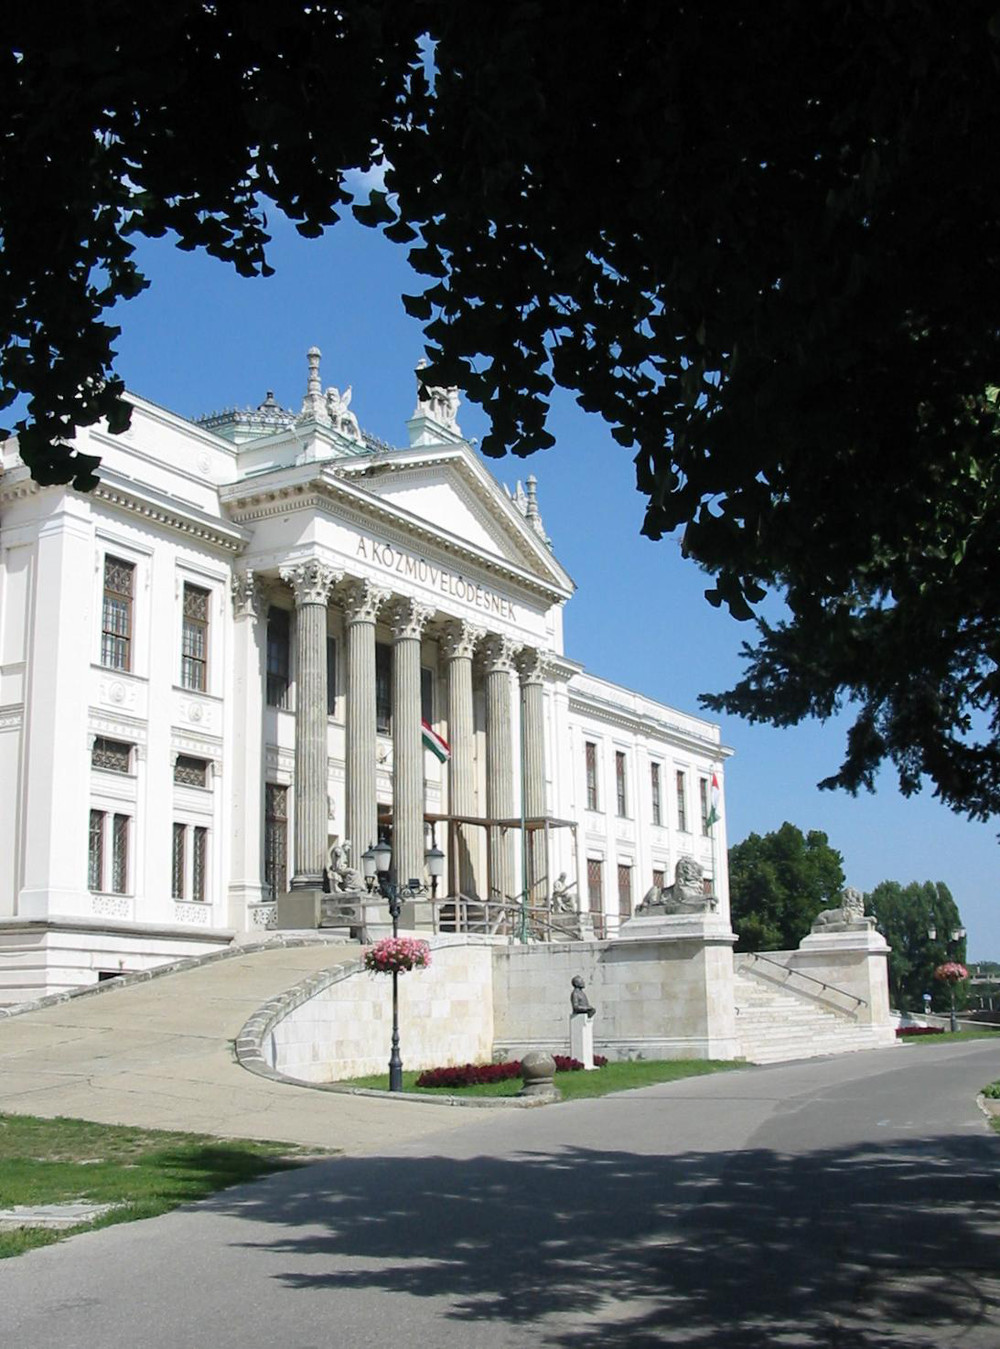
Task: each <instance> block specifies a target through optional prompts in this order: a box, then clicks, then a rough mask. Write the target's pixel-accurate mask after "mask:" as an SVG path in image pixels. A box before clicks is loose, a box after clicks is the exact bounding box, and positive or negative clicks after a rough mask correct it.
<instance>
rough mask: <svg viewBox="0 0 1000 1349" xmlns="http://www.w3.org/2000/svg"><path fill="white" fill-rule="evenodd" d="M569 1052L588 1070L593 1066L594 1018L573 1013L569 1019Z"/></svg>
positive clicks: (571, 1056)
mask: <svg viewBox="0 0 1000 1349" xmlns="http://www.w3.org/2000/svg"><path fill="white" fill-rule="evenodd" d="M569 1054H570V1058H573V1059H577V1060H579V1062H580V1063H582V1064H583V1066H584V1068H586V1069H587V1071H588V1072H590V1071H591V1070H592V1069H593V1067H594V1018H593V1017H591V1016H583V1015H581V1014H580V1013H578V1012H577V1013H574V1014H573V1015H572V1016H571V1017H570V1019H569Z"/></svg>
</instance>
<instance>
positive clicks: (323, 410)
mask: <svg viewBox="0 0 1000 1349" xmlns="http://www.w3.org/2000/svg"><path fill="white" fill-rule="evenodd" d="M322 354H323V353H322V352H321V351H320V349H319V347H310V348H309V350H308V351H307V352H306V358H307V359H308V361H309V380H308V383H307V384H306V396H305V398H304V399H303V400H302V411H301V412H300V413H299V415H298V418H297V420H298V421H300V422H321V423H322V424H323V425H324V426H328V425H329V424H330V414H329V413H328V412H327V407H326V399H325V398H324V397H323V385H322V381H321V380H320V377H319V359H320V357H321V356H322Z"/></svg>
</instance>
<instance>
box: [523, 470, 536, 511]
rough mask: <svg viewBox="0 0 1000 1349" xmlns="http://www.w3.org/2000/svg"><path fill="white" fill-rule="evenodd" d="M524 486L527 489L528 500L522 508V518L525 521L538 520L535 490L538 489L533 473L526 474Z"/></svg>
mask: <svg viewBox="0 0 1000 1349" xmlns="http://www.w3.org/2000/svg"><path fill="white" fill-rule="evenodd" d="M525 485H526V487H527V489H528V492H527V496H528V499H527V502H526V503H525V507H524V518H525V519H526V520H538V519H539V518H540V517H539V514H538V493H537V490H536V489H537V487H538V479H537V478H536V477H535V475H534V473H529V474H528V477H527V479H526V480H525Z"/></svg>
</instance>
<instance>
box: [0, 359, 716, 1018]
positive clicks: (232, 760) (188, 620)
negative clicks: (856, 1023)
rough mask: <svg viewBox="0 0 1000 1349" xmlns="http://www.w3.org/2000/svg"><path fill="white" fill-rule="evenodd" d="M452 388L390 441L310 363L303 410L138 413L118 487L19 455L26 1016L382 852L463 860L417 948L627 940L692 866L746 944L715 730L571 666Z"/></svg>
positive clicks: (537, 530) (537, 540) (5, 594)
mask: <svg viewBox="0 0 1000 1349" xmlns="http://www.w3.org/2000/svg"><path fill="white" fill-rule="evenodd" d="M429 394H430V396H429V397H428V398H424V399H421V400H419V401H418V403H417V407H416V410H415V413H414V416H413V418H412V419H411V420H410V421H409V422H408V423H407V430H408V433H409V444H408V445H407V446H406V447H404V448H399V449H397V448H393V447H391V446H389V445H386V444H384V443H382V442H380V441H378V440H376V439H375V438H373V437H371V436H369V435H367V434H365V433H364V432H363V431H362V430H361V429H360V428H359V426H358V422H357V420H356V418H355V416H354V414H353V413H352V412H351V410H350V406H349V404H350V392H349V391H348V392H347V393H346V394H343V395H342V394H340V393H339V392H338V391H337V390H336V389H327V390H326V391H324V390H323V388H322V385H321V380H320V371H319V352H318V351H315V349H314V350H313V351H311V352H310V353H309V371H308V383H307V391H306V396H305V400H304V402H303V405H302V408H301V410H300V411H299V412H297V413H296V412H293V411H286V410H285V409H283V408H281V407H280V406H279V405H278V404H277V403H276V402H275V401H274V399H273V397H272V396H271V395H270V394H269V395H268V396H267V398H266V399H265V401H264V402H263V403H262V404H261V405H260V406H259V407H257V408H255V409H253V410H247V411H232V412H226V413H221V414H217V415H213V416H210V417H206V418H204V419H202V420H201V421H198V422H191V421H187V420H185V419H184V418H182V417H179V416H176V415H174V414H173V413H170V412H167V411H165V410H164V409H162V408H159V407H156V406H155V405H153V404H151V403H148V402H146V401H144V400H143V399H141V398H138V397H136V398H133V399H132V402H133V404H134V413H133V418H132V426H131V429H130V430H129V431H127V432H126V433H125V434H124V435H121V436H112V435H109V434H107V433H106V432H105V431H104V430H102V429H100V428H95V429H92V430H90V431H88V432H85V433H81V435H80V437H79V441H78V447H79V448H80V449H82V450H86V451H87V452H91V453H96V454H98V455H99V456H100V458H101V469H100V477H101V481H100V485H99V486H98V488H97V489H96V490H95V491H94V492H92V493H90V494H81V493H78V492H76V491H73V490H72V489H70V488H64V487H48V488H39V487H38V486H37V485H36V484H34V483H33V482H32V481H31V479H30V478H29V475H28V472H27V469H26V468H25V466H24V465H23V464H22V463H21V461H20V460H19V458H18V454H17V445H16V442H14V441H9V442H7V443H6V445H5V446H3V459H2V476H0V1002H8V1003H9V1002H14V1001H19V1000H22V999H25V998H28V997H33V996H36V995H38V994H39V993H42V992H54V991H57V990H60V989H64V988H69V987H76V986H79V985H82V984H87V983H92V982H95V981H97V980H98V979H100V978H107V977H111V976H113V975H116V974H118V973H120V972H123V971H135V970H140V969H143V968H147V967H149V966H152V965H155V964H157V963H162V962H163V961H166V960H173V959H177V958H178V957H179V956H184V955H190V954H198V953H200V952H203V951H207V950H210V949H212V948H213V947H217V946H220V945H224V944H228V943H230V942H232V941H234V940H239V939H240V938H241V936H245V934H256V935H257V936H260V935H261V934H262V932H263V930H266V929H267V928H270V927H273V926H274V925H275V924H276V923H281V922H284V920H283V919H282V915H281V912H280V910H281V905H282V898H283V896H285V895H286V892H288V893H290V894H291V895H293V896H294V895H296V894H299V895H300V896H302V895H305V896H308V895H313V894H315V893H316V892H317V891H318V890H319V889H320V888H321V887H322V885H323V884H324V881H325V880H326V874H325V873H327V871H328V870H329V868H330V865H331V862H330V858H331V848H333V847H334V846H335V845H343V844H344V843H345V841H347V840H349V841H350V843H351V849H352V851H351V854H350V861H351V862H352V863H353V864H354V865H358V864H359V858H360V854H361V853H362V852H363V851H364V850H365V848H367V847H368V846H369V845H370V844H372V843H373V842H375V841H376V840H377V839H378V838H379V837H380V836H383V837H387V838H389V839H390V840H391V843H392V847H393V857H394V867H395V871H396V874H397V875H398V876H399V877H400V878H401V879H409V878H410V877H416V878H420V879H421V880H425V879H426V873H425V850H426V849H427V848H428V847H430V846H432V845H433V846H435V847H437V848H440V849H441V851H443V852H444V853H445V857H446V863H445V871H444V875H443V876H442V878H441V880H440V882H437V883H436V885H435V889H434V902H429V900H428V901H427V902H423V903H418V904H416V905H414V906H413V907H412V909H411V910H410V911H409V914H408V917H409V920H410V921H411V922H412V923H413V924H415V925H418V926H445V927H449V926H450V927H451V928H454V927H456V926H458V927H461V926H463V925H465V924H470V925H472V924H475V925H477V928H478V930H480V931H482V930H488V931H494V932H497V933H514V932H515V931H518V932H519V935H524V931H525V929H524V927H523V926H521V927H520V928H519V926H518V913H519V912H521V913H523V912H524V906H527V908H528V911H529V912H530V914H531V931H532V932H534V933H535V934H537V935H541V936H545V935H552V933H553V931H554V932H555V935H558V924H557V925H556V928H555V929H553V928H552V927H551V925H550V927H549V928H548V929H546V928H545V924H544V922H543V921H542V920H543V918H544V914H545V913H546V912H551V909H552V907H553V891H555V897H556V902H555V907H556V909H557V910H561V911H563V912H565V911H566V910H567V909H568V910H569V911H571V912H572V911H573V910H577V911H579V915H580V917H579V920H575V921H579V922H580V923H581V924H582V926H581V931H583V932H590V931H593V933H594V934H595V935H596V936H598V937H602V936H607V937H614V936H615V935H616V933H617V930H618V927H619V924H620V922H621V921H622V920H623V918H624V917H626V916H628V914H629V913H630V912H631V911H632V910H633V908H634V907H635V905H637V904H638V902H639V901H640V900H641V898H642V896H643V895H644V894H645V892H646V891H647V890H648V889H649V888H650V886H652V885H663V884H664V883H667V884H669V883H670V881H672V879H673V874H674V869H675V867H676V864H677V862H678V860H679V859H680V858H681V857H684V856H690V857H693V858H694V859H695V861H696V862H697V863H698V864H699V865H700V866H701V868H702V870H703V873H704V876H705V882H706V887H710V888H711V890H712V892H713V893H714V894H715V895H716V896H717V897H718V900H719V916H720V917H721V918H724V919H726V920H728V887H727V877H726V867H725V857H726V839H725V808H724V790H723V782H724V775H723V763H724V760H725V758H726V756H727V754H728V751H727V750H726V749H725V748H724V747H723V746H722V744H721V741H720V737H719V731H718V727H717V726H715V725H713V724H711V723H709V722H706V721H704V720H702V719H701V718H699V717H696V716H690V715H687V714H685V713H682V712H678V711H675V710H674V709H672V708H669V707H665V706H663V705H662V704H659V703H656V702H654V701H652V700H651V699H649V698H646V697H644V696H642V695H641V694H638V693H634V692H631V691H629V690H626V689H624V688H620V687H618V686H617V685H614V684H610V683H608V682H607V681H605V680H602V679H600V678H599V677H598V676H596V675H593V674H591V673H589V672H588V671H585V670H584V669H583V668H582V667H581V666H580V665H579V664H577V663H576V662H574V661H573V660H572V659H570V658H569V657H567V656H566V655H565V654H564V652H563V622H562V620H563V607H564V605H566V604H567V603H568V602H569V601H570V599H571V597H572V593H573V583H572V581H571V579H570V578H569V576H568V575H567V574H566V572H565V571H564V569H563V568H562V567H561V566H560V564H559V562H558V561H557V559H556V556H555V554H554V553H553V551H552V547H551V545H550V543H549V540H548V539H547V537H546V535H545V531H544V528H543V526H542V521H541V517H540V515H539V512H538V506H537V501H536V497H535V485H534V480H533V479H531V478H529V479H528V490H527V492H524V491H522V490H521V488H520V487H519V488H518V491H517V492H516V493H515V494H514V495H513V496H511V495H510V494H509V493H508V492H507V490H506V489H505V488H504V487H502V486H501V485H500V484H498V483H497V481H496V480H495V479H494V478H493V477H492V475H491V474H490V473H489V472H488V470H487V469H486V467H485V466H484V464H483V462H482V460H481V458H480V457H479V456H478V455H477V454H476V452H475V451H474V450H473V449H472V447H471V446H470V445H469V443H468V442H467V441H466V440H465V439H463V437H462V434H461V431H460V429H459V426H458V423H457V419H456V413H457V398H456V397H455V395H454V392H453V391H450V390H430V391H429ZM716 817H718V818H716ZM338 860H340V861H341V862H342V861H343V853H342V852H341V853H340V854H338ZM428 894H430V888H429V887H428ZM288 912H289V913H293V914H299V915H300V916H301V914H302V913H303V912H304V910H303V909H302V908H301V906H300V907H299V908H296V907H295V906H294V905H292V906H291V908H289V909H288ZM553 918H554V916H553ZM565 921H568V920H565ZM286 925H287V924H286ZM727 926H728V921H727Z"/></svg>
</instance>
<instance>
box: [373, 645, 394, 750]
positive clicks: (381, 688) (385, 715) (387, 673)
mask: <svg viewBox="0 0 1000 1349" xmlns="http://www.w3.org/2000/svg"><path fill="white" fill-rule="evenodd" d="M375 729H376V731H378V732H379V734H380V735H388V734H389V733H390V732H391V730H392V647H391V646H389V645H388V643H387V642H376V643H375Z"/></svg>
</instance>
